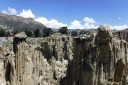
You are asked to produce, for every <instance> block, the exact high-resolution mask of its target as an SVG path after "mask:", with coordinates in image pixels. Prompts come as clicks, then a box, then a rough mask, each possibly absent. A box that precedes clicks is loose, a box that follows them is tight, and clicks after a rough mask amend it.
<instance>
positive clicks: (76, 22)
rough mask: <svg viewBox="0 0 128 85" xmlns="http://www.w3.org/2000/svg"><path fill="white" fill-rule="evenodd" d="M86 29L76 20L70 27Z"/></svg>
mask: <svg viewBox="0 0 128 85" xmlns="http://www.w3.org/2000/svg"><path fill="white" fill-rule="evenodd" d="M83 28H84V27H83V26H82V25H81V23H80V21H78V20H74V21H73V22H71V25H70V26H69V29H83Z"/></svg>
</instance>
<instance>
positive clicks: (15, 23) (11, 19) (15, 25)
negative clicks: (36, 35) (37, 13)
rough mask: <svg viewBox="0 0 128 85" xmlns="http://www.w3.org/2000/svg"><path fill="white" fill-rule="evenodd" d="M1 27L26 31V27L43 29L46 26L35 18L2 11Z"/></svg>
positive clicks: (7, 29)
mask: <svg viewBox="0 0 128 85" xmlns="http://www.w3.org/2000/svg"><path fill="white" fill-rule="evenodd" d="M0 28H3V29H5V30H6V31H14V30H16V31H18V32H20V31H24V30H25V29H28V30H32V31H34V30H35V29H40V30H41V31H42V30H43V29H44V28H46V26H45V25H44V24H42V23H40V22H37V21H35V20H34V19H33V18H23V17H20V16H16V15H8V14H3V13H0Z"/></svg>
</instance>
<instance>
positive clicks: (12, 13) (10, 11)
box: [2, 7, 17, 15]
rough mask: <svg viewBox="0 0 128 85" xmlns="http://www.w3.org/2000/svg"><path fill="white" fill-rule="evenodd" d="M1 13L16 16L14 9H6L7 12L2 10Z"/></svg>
mask: <svg viewBox="0 0 128 85" xmlns="http://www.w3.org/2000/svg"><path fill="white" fill-rule="evenodd" d="M2 13H4V14H10V15H16V14H17V11H16V9H14V8H10V7H8V10H7V11H6V10H3V11H2Z"/></svg>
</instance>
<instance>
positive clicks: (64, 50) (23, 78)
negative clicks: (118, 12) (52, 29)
mask: <svg viewBox="0 0 128 85" xmlns="http://www.w3.org/2000/svg"><path fill="white" fill-rule="evenodd" d="M121 32H122V34H125V33H124V32H123V31H121ZM125 35H126V34H125ZM0 39H1V41H0V85H127V83H128V76H127V75H128V72H127V68H128V67H127V63H128V49H127V48H128V42H127V38H126V36H122V37H121V35H118V32H115V31H111V30H110V27H109V26H108V25H101V26H100V27H99V28H98V29H97V31H96V32H92V33H91V34H90V33H89V34H85V35H84V36H80V37H75V38H72V37H71V36H68V35H62V34H60V33H55V34H53V35H51V36H49V37H46V38H28V37H27V36H26V34H25V33H24V32H23V33H19V34H17V35H16V36H15V37H5V38H4V37H3V38H0Z"/></svg>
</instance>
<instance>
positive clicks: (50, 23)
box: [35, 17, 67, 28]
mask: <svg viewBox="0 0 128 85" xmlns="http://www.w3.org/2000/svg"><path fill="white" fill-rule="evenodd" d="M35 20H36V21H38V22H41V23H43V24H44V25H45V26H47V27H51V28H60V27H63V26H67V25H66V24H63V23H61V22H58V21H57V20H55V19H51V20H47V18H45V17H39V18H37V19H35Z"/></svg>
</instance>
